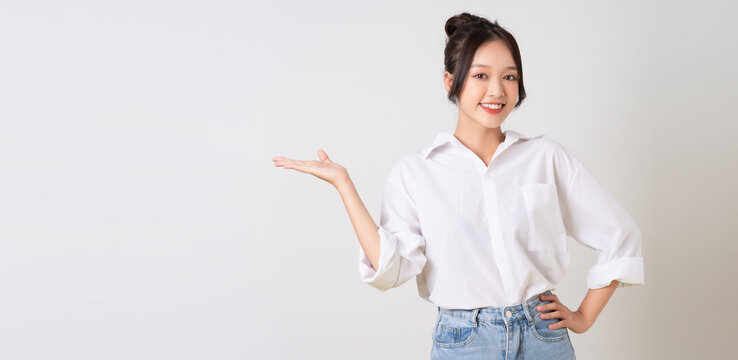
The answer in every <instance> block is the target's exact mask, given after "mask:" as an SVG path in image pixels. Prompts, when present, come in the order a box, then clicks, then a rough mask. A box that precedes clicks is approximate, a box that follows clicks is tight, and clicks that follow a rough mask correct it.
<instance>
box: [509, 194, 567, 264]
mask: <svg viewBox="0 0 738 360" xmlns="http://www.w3.org/2000/svg"><path fill="white" fill-rule="evenodd" d="M520 192H521V194H522V196H523V203H524V206H525V213H526V216H527V220H528V239H527V248H528V251H541V252H565V251H567V249H566V230H565V228H564V221H563V219H562V217H561V208H560V207H559V197H558V192H557V191H556V185H555V184H524V185H520Z"/></svg>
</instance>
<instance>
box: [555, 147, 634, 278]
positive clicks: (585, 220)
mask: <svg viewBox="0 0 738 360" xmlns="http://www.w3.org/2000/svg"><path fill="white" fill-rule="evenodd" d="M559 154H560V155H561V156H560V157H559V159H558V160H557V162H558V166H559V169H558V170H559V172H560V173H562V174H565V175H564V176H563V177H562V181H563V183H564V187H565V192H564V195H563V206H562V208H561V212H562V218H563V221H564V226H565V228H566V233H567V235H568V236H571V237H572V238H574V240H576V241H578V242H579V243H581V244H583V245H585V246H587V247H589V248H592V249H594V250H596V251H597V263H596V264H595V265H594V266H592V267H591V268H590V269H589V271H588V272H587V287H588V288H590V289H599V288H603V287H606V286H609V285H610V283H611V282H612V281H613V280H618V281H619V282H620V285H618V287H625V286H632V285H642V284H644V273H643V255H642V250H641V230H640V227H639V226H638V224H637V223H636V222H635V221H634V219H633V218H632V217H631V216H630V214H628V212H626V210H625V209H624V208H623V207H622V206H621V205H620V204H619V203H618V202H617V201H616V200H615V199H614V198H613V197H612V196H611V195H610V193H609V192H608V191H607V190H606V189H605V188H604V187H603V186H602V184H600V183H599V182H598V181H597V179H595V177H594V176H593V175H592V174H591V173H590V172H589V170H588V169H587V167H586V166H585V165H584V164H583V163H582V162H581V161H580V160H579V159H576V158H575V157H574V156H573V155H572V154H571V153H570V152H568V151H564V152H560V153H559Z"/></svg>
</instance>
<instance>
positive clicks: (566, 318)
mask: <svg viewBox="0 0 738 360" xmlns="http://www.w3.org/2000/svg"><path fill="white" fill-rule="evenodd" d="M541 300H543V301H552V303H550V304H543V305H538V307H536V310H538V311H539V312H541V313H542V312H544V311H549V310H553V312H550V313H545V314H538V316H540V317H541V318H542V319H552V318H554V319H561V321H559V322H557V323H555V324H551V325H549V326H548V328H549V329H551V330H555V329H559V328H562V327H566V328H568V329H569V330H571V331H573V332H575V333H577V334H581V333H583V332H585V331H587V330H588V329H589V328H590V327H591V326H592V323H591V322H590V321H589V320H588V319H586V318H585V317H584V314H582V313H581V312H580V311H571V310H569V308H568V307H566V306H565V305H564V304H562V303H561V302H560V301H559V297H558V296H556V295H555V294H543V295H541Z"/></svg>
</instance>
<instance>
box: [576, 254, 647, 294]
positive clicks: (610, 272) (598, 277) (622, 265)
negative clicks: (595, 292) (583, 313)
mask: <svg viewBox="0 0 738 360" xmlns="http://www.w3.org/2000/svg"><path fill="white" fill-rule="evenodd" d="M613 280H618V281H620V284H619V285H618V287H627V286H633V285H643V284H644V279H643V257H625V258H619V259H615V260H612V261H608V262H606V263H602V264H596V265H595V266H592V267H591V268H590V269H589V271H587V287H588V288H590V289H599V288H603V287H606V286H610V283H612V281H613Z"/></svg>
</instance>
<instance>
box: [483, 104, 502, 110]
mask: <svg viewBox="0 0 738 360" xmlns="http://www.w3.org/2000/svg"><path fill="white" fill-rule="evenodd" d="M482 106H484V107H486V108H487V109H500V108H502V105H497V104H482Z"/></svg>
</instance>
